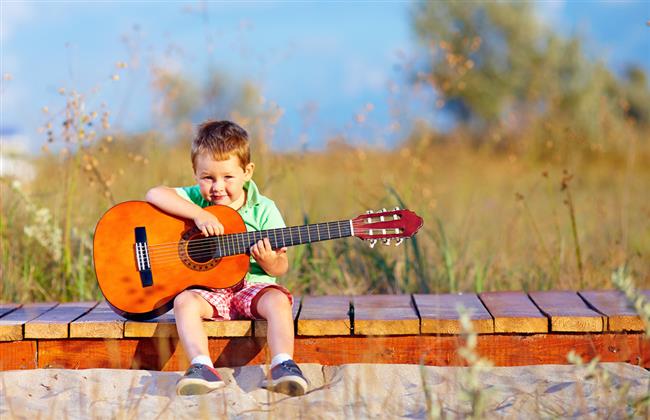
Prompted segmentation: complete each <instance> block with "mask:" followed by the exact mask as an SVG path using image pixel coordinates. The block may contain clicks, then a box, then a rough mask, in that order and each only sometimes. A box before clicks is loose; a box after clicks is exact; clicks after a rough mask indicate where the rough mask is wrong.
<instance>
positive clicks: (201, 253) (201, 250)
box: [187, 236, 217, 264]
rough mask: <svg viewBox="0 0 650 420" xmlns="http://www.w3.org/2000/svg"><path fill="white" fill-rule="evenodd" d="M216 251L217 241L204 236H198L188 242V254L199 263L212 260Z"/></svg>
mask: <svg viewBox="0 0 650 420" xmlns="http://www.w3.org/2000/svg"><path fill="white" fill-rule="evenodd" d="M216 251H217V248H216V246H215V242H214V241H212V240H209V239H208V238H205V237H204V236H196V237H194V238H192V239H190V241H189V242H188V244H187V255H188V256H189V257H190V259H192V261H194V262H197V263H199V264H205V263H207V262H209V261H211V260H212V258H213V256H214V255H215V253H216Z"/></svg>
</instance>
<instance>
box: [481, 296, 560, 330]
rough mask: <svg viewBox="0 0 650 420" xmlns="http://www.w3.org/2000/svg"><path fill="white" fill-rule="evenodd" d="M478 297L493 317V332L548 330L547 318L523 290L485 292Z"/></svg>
mask: <svg viewBox="0 0 650 420" xmlns="http://www.w3.org/2000/svg"><path fill="white" fill-rule="evenodd" d="M479 297H480V299H481V301H482V302H483V304H484V305H485V307H486V308H487V310H488V311H489V312H490V314H491V315H492V318H494V332H495V333H528V334H531V333H544V332H548V319H547V318H546V317H545V316H544V314H542V313H541V312H540V311H539V309H537V307H536V306H535V304H534V303H533V302H532V301H531V300H530V299H529V298H528V296H527V295H526V294H525V293H523V292H485V293H480V294H479Z"/></svg>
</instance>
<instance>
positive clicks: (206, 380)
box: [176, 363, 226, 395]
mask: <svg viewBox="0 0 650 420" xmlns="http://www.w3.org/2000/svg"><path fill="white" fill-rule="evenodd" d="M225 385H226V383H225V382H224V381H223V380H222V379H221V376H219V372H217V371H216V370H215V369H214V368H211V367H210V366H208V365H204V364H200V363H195V364H193V365H191V366H190V367H189V368H188V369H187V371H186V372H185V375H183V376H182V377H181V378H180V379H179V380H178V382H177V383H176V393H177V394H178V395H199V394H207V393H208V392H210V391H214V390H215V389H219V388H221V387H223V386H225Z"/></svg>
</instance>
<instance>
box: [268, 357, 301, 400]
mask: <svg viewBox="0 0 650 420" xmlns="http://www.w3.org/2000/svg"><path fill="white" fill-rule="evenodd" d="M307 384H308V382H307V379H306V378H305V376H304V375H303V374H302V371H301V370H300V368H299V367H298V365H297V364H296V362H294V361H293V360H286V361H284V362H282V363H280V364H278V365H276V366H275V367H274V368H273V369H271V378H265V379H264V380H263V381H262V384H261V386H262V388H266V389H268V390H269V391H275V392H281V393H283V394H287V395H291V396H296V395H304V394H305V392H307V386H308V385H307Z"/></svg>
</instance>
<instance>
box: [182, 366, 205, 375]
mask: <svg viewBox="0 0 650 420" xmlns="http://www.w3.org/2000/svg"><path fill="white" fill-rule="evenodd" d="M200 372H201V366H200V365H192V366H190V367H189V369H187V372H185V375H193V374H195V373H200Z"/></svg>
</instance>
